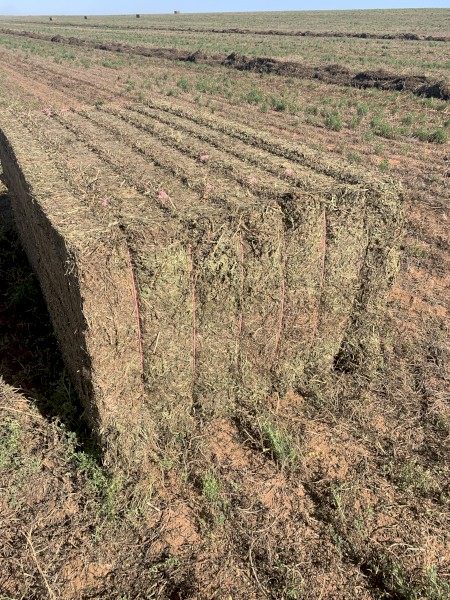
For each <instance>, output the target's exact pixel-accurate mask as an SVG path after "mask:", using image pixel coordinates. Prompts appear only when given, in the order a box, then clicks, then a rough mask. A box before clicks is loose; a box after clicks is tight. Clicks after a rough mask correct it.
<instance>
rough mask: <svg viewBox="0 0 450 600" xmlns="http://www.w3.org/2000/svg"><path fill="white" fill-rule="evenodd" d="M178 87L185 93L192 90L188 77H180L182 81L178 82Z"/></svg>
mask: <svg viewBox="0 0 450 600" xmlns="http://www.w3.org/2000/svg"><path fill="white" fill-rule="evenodd" d="M177 86H178V87H179V88H180V90H183V92H189V90H190V89H191V84H190V83H189V81H188V80H187V79H186V77H180V79H179V80H178V81H177Z"/></svg>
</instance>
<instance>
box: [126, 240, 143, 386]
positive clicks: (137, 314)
mask: <svg viewBox="0 0 450 600" xmlns="http://www.w3.org/2000/svg"><path fill="white" fill-rule="evenodd" d="M127 252H128V265H129V267H130V273H131V287H132V288H133V299H134V310H135V314H136V328H137V334H138V342H139V357H140V364H141V373H142V375H143V374H144V352H143V350H142V333H141V319H140V316H139V304H138V297H137V290H136V280H135V278H134V271H133V264H132V262H131V254H130V249H129V248H128V247H127Z"/></svg>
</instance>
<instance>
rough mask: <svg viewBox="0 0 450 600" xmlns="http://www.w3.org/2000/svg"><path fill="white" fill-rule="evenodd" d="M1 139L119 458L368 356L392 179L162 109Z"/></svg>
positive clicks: (30, 125) (89, 117) (91, 410)
mask: <svg viewBox="0 0 450 600" xmlns="http://www.w3.org/2000/svg"><path fill="white" fill-rule="evenodd" d="M1 142H2V143H1V162H2V166H3V171H4V177H5V180H6V182H7V184H8V187H9V189H10V191H11V192H12V193H13V195H14V203H13V205H14V211H15V215H16V220H17V223H18V227H19V231H20V233H21V236H22V239H23V241H24V245H25V247H26V249H27V252H28V254H29V256H30V258H31V262H32V264H33V266H34V268H35V270H36V272H37V273H38V276H39V278H40V281H41V285H42V288H43V291H44V294H45V296H46V299H47V303H48V306H49V310H50V314H51V317H52V320H53V323H54V326H55V331H56V334H57V336H58V338H59V342H60V345H61V348H62V351H63V354H64V357H65V360H66V363H67V367H68V369H69V371H70V373H71V376H72V378H73V379H74V381H75V382H76V384H77V388H78V391H79V393H80V395H81V397H82V399H83V401H84V403H85V406H86V408H87V413H88V415H89V417H90V421H91V424H92V426H93V427H94V429H96V430H97V431H99V432H100V433H101V435H102V437H103V440H104V441H105V442H106V443H108V444H109V446H110V448H111V449H119V453H120V455H121V457H122V458H125V459H127V458H129V457H130V456H133V457H134V458H136V457H137V456H141V453H142V452H146V451H147V450H148V448H149V447H152V446H153V444H154V443H155V444H156V436H157V434H158V431H159V429H160V428H161V427H167V428H174V427H175V428H177V429H178V430H179V431H185V430H189V428H190V424H191V422H192V420H193V419H197V418H206V419H209V418H212V417H217V416H219V415H224V414H230V413H231V412H232V411H233V410H234V409H236V407H238V406H239V405H240V404H241V403H248V402H255V401H256V402H261V401H264V398H266V397H268V396H269V395H270V394H274V393H275V394H280V395H283V394H285V393H286V392H287V391H288V390H290V389H297V388H299V387H300V388H302V389H306V388H307V387H308V386H310V387H311V386H312V385H313V384H314V381H320V380H321V379H323V378H324V377H326V375H327V373H329V372H330V371H331V370H333V369H334V368H336V366H338V367H339V368H341V369H344V370H346V369H354V368H360V367H361V365H364V368H365V369H367V368H368V367H369V365H370V366H373V365H374V364H376V361H377V358H378V343H379V339H378V329H377V323H378V317H379V312H380V310H381V309H382V304H383V301H384V297H385V294H386V292H387V290H388V288H389V285H390V283H391V281H392V278H393V274H394V272H395V263H396V246H397V244H398V237H399V232H400V228H401V216H400V206H399V189H398V188H397V187H396V186H395V185H394V184H393V183H392V182H389V181H384V180H381V179H379V178H373V177H370V176H368V175H366V174H364V173H362V172H361V171H355V170H353V169H349V168H348V167H343V166H342V165H341V164H339V163H337V162H334V161H331V160H329V159H327V158H325V157H324V156H323V155H321V154H319V153H317V152H315V151H313V150H311V149H309V148H308V147H307V146H304V145H301V144H298V143H295V144H293V143H292V144H290V143H289V142H287V141H286V140H282V139H277V138H275V137H274V136H272V135H269V134H263V133H260V132H258V131H256V129H254V128H252V127H247V126H243V125H241V124H238V123H237V122H232V121H230V120H226V119H223V118H220V117H216V116H213V115H211V114H208V113H207V112H206V111H203V110H200V109H192V110H187V109H186V108H185V107H183V106H182V105H181V104H178V103H173V102H168V101H163V100H158V101H157V100H155V101H153V102H149V103H148V104H147V105H146V106H143V105H130V106H118V105H117V104H107V105H104V106H101V107H98V108H97V109H92V108H83V107H81V108H78V109H75V108H74V109H72V110H68V111H67V110H62V111H49V112H48V114H42V112H40V111H39V112H37V111H30V112H28V113H23V114H21V115H17V114H12V112H8V113H7V114H5V115H4V116H3V118H2V139H1ZM174 415H175V416H174ZM174 419H176V423H174V422H173V420H174ZM171 420H172V421H171Z"/></svg>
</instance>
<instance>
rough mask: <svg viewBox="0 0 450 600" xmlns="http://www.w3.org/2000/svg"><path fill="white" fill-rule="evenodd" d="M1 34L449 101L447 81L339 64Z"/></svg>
mask: <svg viewBox="0 0 450 600" xmlns="http://www.w3.org/2000/svg"><path fill="white" fill-rule="evenodd" d="M0 33H2V34H6V35H12V36H19V37H28V38H31V39H38V40H43V41H47V42H51V43H56V44H65V45H68V46H78V47H82V48H93V49H96V50H104V51H107V52H119V53H124V54H134V55H138V56H146V57H152V58H161V59H166V60H174V61H181V62H194V63H197V64H204V65H216V66H222V67H227V68H231V69H237V70H238V71H249V72H253V73H266V74H271V75H279V76H282V77H295V78H298V79H316V80H318V81H322V82H323V83H327V84H332V85H339V86H344V87H347V86H348V87H355V88H360V89H367V88H376V89H379V90H386V91H399V92H409V93H412V94H415V95H417V96H423V97H426V98H439V99H441V100H448V99H449V98H450V86H449V83H448V81H447V80H440V81H437V80H433V79H430V78H429V77H427V76H426V75H409V74H404V73H394V72H389V71H385V70H384V69H377V70H373V71H360V72H356V73H355V72H353V71H351V70H349V69H348V68H347V67H345V66H343V65H340V64H329V65H311V64H305V63H302V62H297V61H285V60H279V59H277V58H273V57H270V56H257V57H254V56H246V55H243V54H238V53H236V52H232V53H231V54H228V55H226V54H211V55H208V54H205V53H204V52H202V51H200V50H197V51H194V52H192V51H189V50H183V49H180V48H167V47H165V48H158V47H154V46H134V45H129V44H123V43H120V42H113V41H106V40H105V41H97V40H92V39H84V38H76V37H64V36H61V35H59V34H58V35H48V34H45V33H39V32H35V31H18V30H15V29H6V28H0Z"/></svg>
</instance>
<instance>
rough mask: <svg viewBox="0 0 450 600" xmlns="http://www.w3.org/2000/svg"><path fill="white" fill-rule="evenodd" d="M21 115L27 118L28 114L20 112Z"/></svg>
mask: <svg viewBox="0 0 450 600" xmlns="http://www.w3.org/2000/svg"><path fill="white" fill-rule="evenodd" d="M19 115H20V116H21V117H26V116H27V113H26V112H20V113H19Z"/></svg>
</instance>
